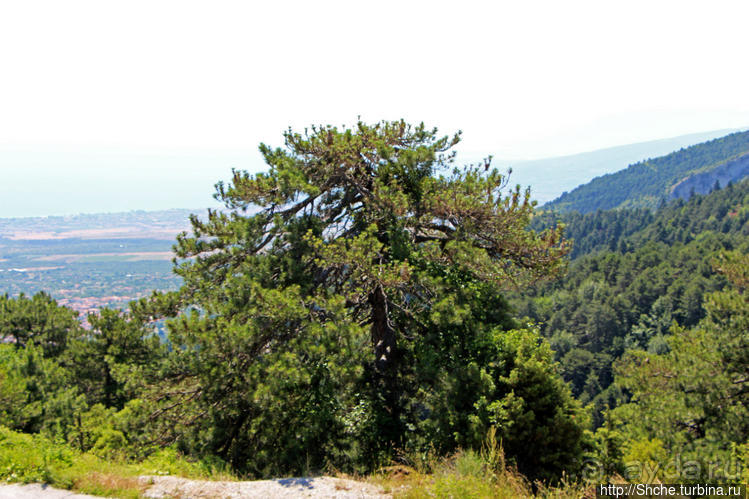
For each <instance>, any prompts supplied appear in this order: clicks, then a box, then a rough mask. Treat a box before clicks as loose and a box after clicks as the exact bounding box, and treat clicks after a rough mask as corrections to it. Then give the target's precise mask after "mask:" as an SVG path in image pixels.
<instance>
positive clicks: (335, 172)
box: [154, 121, 581, 477]
mask: <svg viewBox="0 0 749 499" xmlns="http://www.w3.org/2000/svg"><path fill="white" fill-rule="evenodd" d="M284 138H285V147H283V148H277V149H274V148H271V147H268V146H266V145H261V146H260V150H261V152H262V154H263V156H264V158H265V161H266V163H267V165H268V171H267V172H266V173H259V174H256V175H250V174H248V173H246V172H240V171H237V172H235V173H234V175H233V179H232V181H231V182H230V183H228V184H221V183H220V184H218V185H217V193H216V197H217V199H219V200H220V201H222V202H223V203H224V205H225V206H226V210H215V211H210V212H209V214H208V217H207V219H206V220H200V219H199V218H198V217H193V219H192V226H193V229H192V234H191V235H187V234H183V235H182V236H181V237H179V239H178V244H177V246H176V251H177V255H178V257H179V261H178V263H177V267H176V271H177V273H178V274H179V275H181V276H182V277H183V278H184V286H183V288H182V289H181V290H180V292H179V293H178V294H177V295H176V297H177V298H178V305H179V308H180V309H181V310H190V312H189V313H182V314H180V315H178V316H176V317H175V318H174V319H172V320H171V321H170V323H169V331H170V341H171V343H172V345H173V348H174V350H173V355H171V356H170V360H169V361H168V363H167V367H166V369H165V371H164V373H163V377H162V378H161V379H160V381H159V383H158V385H156V389H155V394H154V398H155V400H158V402H159V404H160V407H161V409H160V411H159V413H158V415H159V418H157V419H158V420H160V421H162V422H163V423H164V425H163V431H164V435H165V438H170V437H173V438H179V439H180V441H181V442H182V443H183V445H185V446H188V447H190V446H192V447H194V448H201V449H205V448H208V449H209V450H210V451H212V452H214V453H216V454H218V455H219V456H221V457H223V458H224V459H227V460H229V461H230V462H232V463H233V464H234V465H235V466H236V467H237V468H239V469H241V470H244V471H247V472H250V473H253V474H256V475H264V474H265V475H267V474H278V473H283V472H294V471H297V472H298V471H303V470H304V469H305V468H308V467H310V466H312V467H319V466H323V465H325V464H326V463H333V464H335V465H337V466H352V465H353V466H356V465H360V466H362V468H360V469H365V468H371V467H372V466H374V465H376V464H378V463H380V462H381V460H382V459H389V458H392V457H393V456H394V455H395V453H396V452H397V451H398V450H402V451H405V452H409V451H414V450H424V449H426V448H429V447H431V448H435V449H437V450H439V451H441V452H447V451H450V450H452V449H454V448H455V447H457V446H477V445H480V443H481V439H482V438H483V436H484V435H485V433H486V431H487V429H488V428H489V427H490V426H491V425H495V426H497V427H499V430H500V436H502V437H503V438H504V439H505V441H506V442H507V445H509V446H510V447H513V446H515V447H514V448H510V449H508V452H509V453H511V454H513V453H514V456H515V457H516V462H517V463H518V464H519V465H520V466H521V470H525V471H527V472H529V473H531V474H533V475H534V476H539V477H551V476H555V475H558V474H559V473H560V472H561V470H562V469H563V468H564V467H565V466H567V467H570V468H574V466H575V463H576V461H575V459H576V457H577V456H578V455H579V450H580V448H579V440H580V434H581V431H580V425H579V422H578V421H579V419H578V420H577V421H576V420H575V416H576V413H577V408H576V406H575V405H574V403H573V402H572V401H571V398H570V395H569V391H568V389H567V387H566V386H565V385H563V384H562V383H561V382H560V381H559V378H558V377H557V375H556V374H555V372H554V368H553V365H552V363H551V362H552V361H551V355H550V351H549V350H548V348H547V347H544V346H543V345H542V344H541V342H540V340H539V338H538V335H537V334H536V333H535V332H533V331H528V330H524V331H515V332H514V333H508V332H507V331H509V330H510V329H513V328H515V327H516V326H517V324H515V323H514V321H513V320H512V318H511V315H510V311H509V308H508V306H507V304H506V302H505V301H504V300H503V298H502V296H501V291H502V290H503V289H507V288H509V287H513V288H517V287H521V286H523V285H525V284H527V283H529V282H532V281H535V280H537V279H540V278H546V277H550V276H552V275H555V273H557V272H558V271H559V270H560V269H561V268H562V266H563V260H562V256H563V255H565V254H566V253H567V251H568V249H569V248H568V245H567V243H566V242H565V241H564V240H563V239H562V236H561V232H560V231H559V230H555V229H553V230H547V231H546V232H544V233H543V234H540V235H539V234H537V233H535V232H532V231H529V230H526V226H527V224H528V222H529V220H530V217H531V215H532V212H533V203H532V202H531V201H530V195H529V191H524V192H522V191H521V190H520V188H519V187H516V188H514V189H508V188H507V177H506V176H504V175H502V174H500V173H499V171H497V170H496V169H492V168H491V166H490V160H487V161H486V162H485V163H482V164H480V165H472V166H467V167H463V168H457V167H456V166H455V164H454V157H455V155H454V153H453V152H451V150H452V148H453V147H454V146H455V145H456V144H457V143H458V142H459V139H460V135H459V134H457V135H455V136H452V137H448V136H439V135H438V134H437V131H436V130H430V129H427V128H425V127H424V126H423V125H420V126H411V125H408V124H406V123H404V122H402V121H398V122H382V123H378V124H375V125H368V124H365V123H361V122H360V123H358V124H357V125H356V126H355V127H354V128H352V129H349V128H344V129H338V128H335V127H331V126H323V127H312V128H310V129H308V130H305V132H304V133H295V132H293V131H291V130H289V131H288V132H287V133H285V134H284ZM541 454H543V455H544V456H546V457H543V456H542V455H541ZM550 456H553V458H552V457H550ZM511 457H512V456H511Z"/></svg>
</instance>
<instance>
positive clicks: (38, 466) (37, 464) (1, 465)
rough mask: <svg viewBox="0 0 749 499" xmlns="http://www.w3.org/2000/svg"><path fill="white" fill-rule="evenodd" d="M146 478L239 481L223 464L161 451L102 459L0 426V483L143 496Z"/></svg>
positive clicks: (169, 451)
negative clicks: (140, 457)
mask: <svg viewBox="0 0 749 499" xmlns="http://www.w3.org/2000/svg"><path fill="white" fill-rule="evenodd" d="M143 475H176V476H182V477H185V478H197V479H209V478H210V479H214V480H216V479H221V480H232V479H236V478H235V477H234V476H233V475H231V474H230V473H228V472H227V471H225V469H224V468H223V467H222V466H221V465H220V463H212V462H208V461H204V462H193V461H189V460H187V459H185V458H184V457H182V456H180V455H179V454H178V453H177V452H176V451H174V450H172V449H163V450H161V451H159V452H156V453H154V454H152V455H151V456H149V457H148V458H147V459H145V460H144V461H141V462H128V461H125V460H104V459H102V458H100V457H97V456H95V455H93V454H88V453H80V452H76V451H74V450H72V449H71V448H70V447H68V446H67V445H65V444H62V443H57V442H53V441H51V440H50V439H48V438H45V437H43V436H41V435H28V434H24V433H19V432H16V431H12V430H9V429H7V428H5V427H0V481H2V482H6V483H10V482H20V483H32V482H43V483H47V484H50V485H52V486H55V487H59V488H64V489H73V490H76V491H78V492H82V493H85V494H92V495H99V496H107V497H119V498H128V499H130V498H138V497H141V495H142V493H143V492H144V490H145V489H146V488H147V487H148V483H147V482H146V481H143V480H139V478H138V477H140V476H143Z"/></svg>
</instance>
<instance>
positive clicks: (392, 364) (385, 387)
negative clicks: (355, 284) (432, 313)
mask: <svg viewBox="0 0 749 499" xmlns="http://www.w3.org/2000/svg"><path fill="white" fill-rule="evenodd" d="M369 303H370V304H371V306H372V345H373V347H374V354H375V360H374V376H375V386H377V388H378V389H379V390H381V392H380V395H381V397H382V402H383V404H384V409H385V411H386V412H387V414H388V416H389V417H388V419H389V424H388V425H387V426H388V428H383V430H384V434H386V435H388V437H389V438H390V440H391V441H392V442H394V443H395V442H397V441H398V440H399V436H400V433H401V432H400V430H399V426H400V423H399V420H400V406H399V403H398V399H399V391H398V350H397V345H396V339H395V329H394V328H393V326H392V324H391V323H390V318H389V314H388V301H387V296H386V295H385V291H384V290H383V289H382V287H381V286H378V287H377V288H376V289H375V290H374V291H372V293H371V294H370V295H369Z"/></svg>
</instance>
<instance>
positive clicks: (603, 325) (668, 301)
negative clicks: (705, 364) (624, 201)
mask: <svg viewBox="0 0 749 499" xmlns="http://www.w3.org/2000/svg"><path fill="white" fill-rule="evenodd" d="M627 214H631V215H632V216H631V218H629V219H627V218H626V217H625V218H623V215H627ZM540 218H542V219H545V220H544V221H543V222H544V223H547V224H548V223H549V220H550V219H552V218H551V216H550V215H549V214H544V215H542V217H540ZM561 220H564V221H566V222H567V226H566V228H567V230H568V233H569V234H572V235H573V237H574V236H577V239H573V240H574V241H575V244H576V245H577V244H580V246H581V248H583V251H581V252H579V254H580V256H579V257H578V258H577V259H576V260H574V261H573V262H572V263H571V265H570V267H569V270H568V272H567V275H566V276H565V277H564V278H563V279H561V280H559V281H556V282H554V283H550V284H546V285H543V286H538V287H536V288H535V289H532V290H530V291H529V292H527V293H524V294H523V295H522V296H518V297H516V298H515V299H514V300H513V303H514V305H515V307H516V308H517V310H518V311H519V313H520V314H521V315H527V316H528V317H529V318H531V319H532V320H534V321H536V322H538V323H539V324H540V325H541V330H542V332H543V334H544V336H546V337H547V338H548V339H549V341H550V342H551V345H552V348H554V350H555V352H556V355H557V360H559V362H560V364H561V369H562V371H561V372H562V374H563V376H564V378H565V379H566V380H567V381H569V382H570V383H571V384H572V390H573V393H574V394H575V396H576V397H577V398H579V399H580V400H581V401H583V402H584V403H587V402H591V401H594V403H595V406H596V411H595V414H594V416H595V419H594V420H595V422H596V423H597V424H601V422H602V419H601V418H602V411H603V409H604V408H605V407H606V405H607V404H608V405H612V406H613V405H615V404H616V403H617V400H619V399H621V397H622V394H621V392H620V391H619V388H618V386H611V387H610V385H611V383H612V381H613V372H612V367H611V365H612V361H613V360H614V359H617V358H619V357H620V356H621V355H622V354H623V353H624V352H625V351H626V350H627V349H634V348H640V349H649V350H650V351H653V352H662V351H664V350H665V349H667V348H668V345H667V342H666V341H665V338H666V337H667V336H668V335H669V334H670V328H671V326H672V323H673V322H674V321H675V322H676V323H678V324H680V325H682V326H684V327H692V326H695V325H696V324H697V323H698V322H699V321H700V320H701V319H702V318H703V317H704V313H705V312H704V310H703V301H704V298H703V297H704V295H705V294H706V293H710V292H714V291H718V290H721V289H723V286H724V285H725V279H724V278H723V276H722V275H720V274H718V273H716V272H714V270H713V267H712V265H711V258H712V256H714V255H716V254H718V253H719V252H721V251H724V250H741V251H749V238H747V236H749V180H745V181H743V182H741V183H739V184H736V185H729V186H728V187H726V188H725V189H721V190H718V191H715V192H713V193H711V194H710V195H706V196H699V195H698V196H694V197H693V198H692V199H690V200H689V201H687V202H684V201H681V200H677V201H674V202H672V203H671V204H669V205H667V206H664V207H663V208H661V209H660V210H658V211H657V212H656V213H654V214H648V213H646V212H643V211H639V210H636V211H632V210H622V211H618V210H617V211H613V212H612V211H608V212H603V211H601V212H597V213H594V214H587V215H582V216H581V215H571V214H564V215H561ZM607 222H609V223H607ZM536 223H538V222H536ZM578 224H579V225H578ZM638 225H639V226H640V228H639V230H636V231H633V229H634V228H636V227H638ZM596 227H598V228H599V229H598V230H595V228H596ZM585 231H589V232H585ZM578 241H579V242H578ZM585 250H587V251H591V252H592V253H591V254H589V255H585ZM609 387H610V388H609Z"/></svg>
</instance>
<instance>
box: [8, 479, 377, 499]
mask: <svg viewBox="0 0 749 499" xmlns="http://www.w3.org/2000/svg"><path fill="white" fill-rule="evenodd" d="M140 480H141V482H142V483H143V485H144V488H145V491H144V496H145V497H149V498H183V499H188V498H189V499H209V498H210V499H214V498H215V499H239V498H268V497H318V498H322V497H326V498H336V499H381V498H383V499H384V498H388V497H391V496H390V495H389V494H385V493H384V492H383V491H382V490H381V489H379V488H378V487H377V486H375V485H372V484H369V483H364V482H357V481H355V480H346V479H342V478H331V477H317V478H283V479H277V480H256V481H251V482H218V481H216V482H214V481H205V480H188V479H185V478H179V477H173V476H144V477H141V478H140ZM28 498H39V499H93V496H89V495H84V494H76V493H75V492H71V491H69V490H60V489H55V488H53V487H49V486H47V485H41V484H28V485H20V484H9V485H0V499H28Z"/></svg>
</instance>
